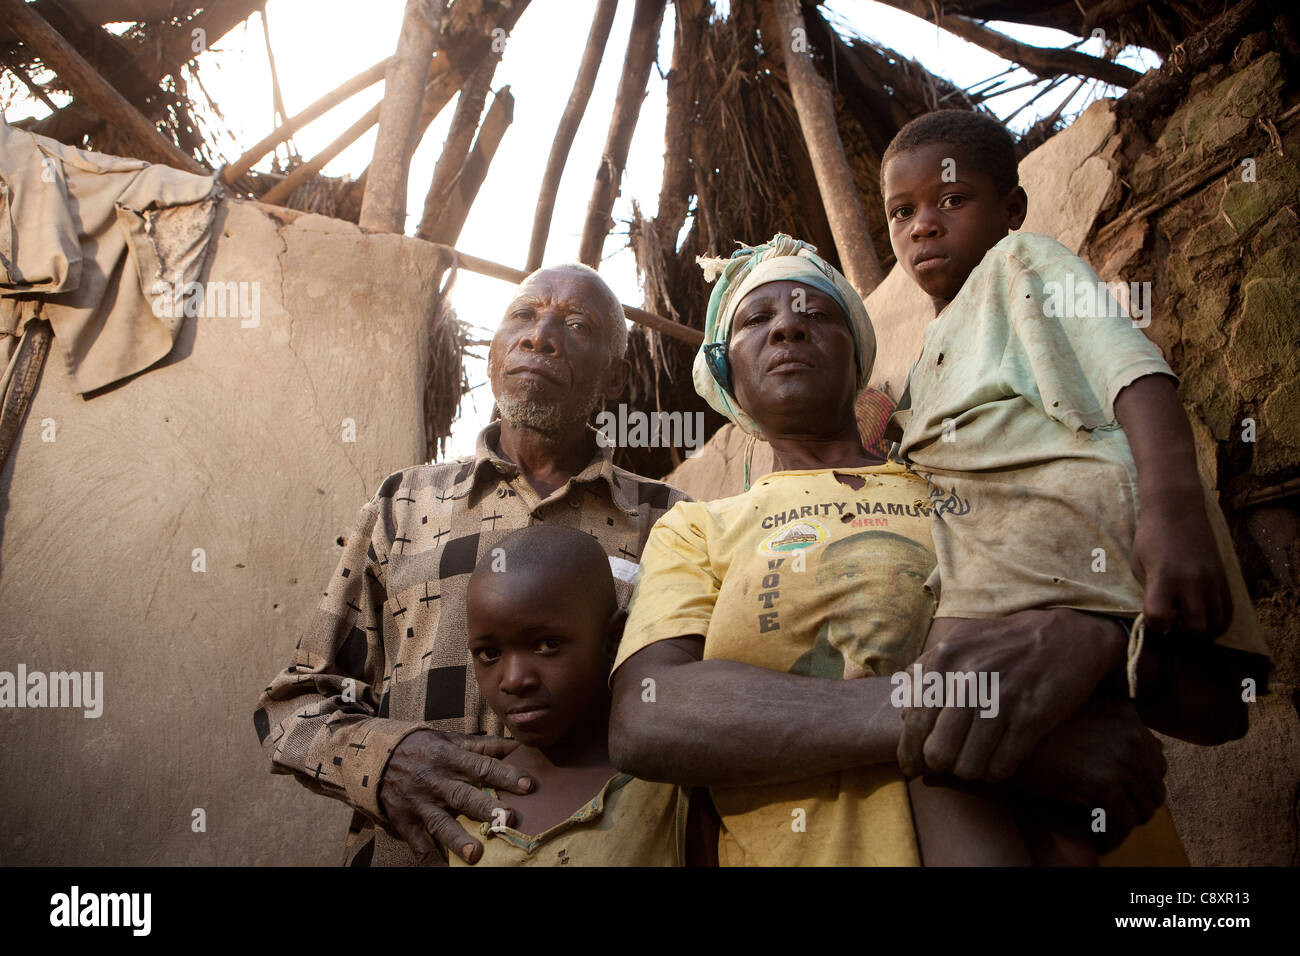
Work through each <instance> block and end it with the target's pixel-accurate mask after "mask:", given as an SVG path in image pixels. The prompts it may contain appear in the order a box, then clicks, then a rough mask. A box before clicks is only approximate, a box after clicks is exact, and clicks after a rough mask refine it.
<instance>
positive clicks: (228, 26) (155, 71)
mask: <svg viewBox="0 0 1300 956" xmlns="http://www.w3.org/2000/svg"><path fill="white" fill-rule="evenodd" d="M263 2H265V0H210V2H207V3H204V5H203V10H202V12H200V13H197V14H195V15H194V16H193V17H191V18H190V19H188V20H186V21H185V22H184V23H183V24H181V25H179V26H176V27H174V28H172V29H170V30H168V31H166V32H165V33H162V34H161V35H160V36H159V37H158V38H157V39H156V41H155V42H151V43H149V44H148V45H147V48H146V49H144V50H141V51H140V56H139V57H137V58H135V59H134V60H133V64H134V66H135V67H136V68H137V69H138V70H139V72H140V73H141V74H142V75H143V76H144V77H145V78H146V79H147V80H149V82H151V83H155V84H156V83H157V82H158V81H159V80H160V79H162V77H163V76H165V75H167V74H168V73H172V72H175V71H176V70H179V69H180V67H181V65H182V64H184V63H188V62H189V61H190V60H192V59H193V58H194V57H195V56H196V55H197V54H198V53H199V52H201V50H196V49H195V46H196V43H195V41H196V39H197V37H196V36H195V33H194V31H195V30H199V31H202V32H201V33H200V34H199V36H202V37H205V38H206V41H207V42H209V43H211V42H215V41H216V39H217V38H218V37H221V36H224V35H225V34H226V33H228V32H230V30H232V29H234V27H235V25H236V24H238V23H240V22H242V21H243V20H245V19H247V18H248V17H249V16H250V15H251V14H252V13H253V11H255V10H257V9H258V8H259V7H260V6H261V5H262V3H263ZM95 4H96V9H97V11H98V8H99V7H100V6H102V4H101V2H100V0H95ZM97 15H98V14H97ZM109 15H110V16H111V15H112V14H109ZM126 19H128V20H130V19H135V18H134V17H127V18H126ZM146 19H151V18H146ZM103 22H105V23H108V22H111V21H110V20H104V21H103ZM2 23H3V18H0V24H2ZM100 122H102V120H100V118H99V117H98V116H96V115H95V114H94V111H93V110H88V109H86V107H85V104H83V103H81V102H80V101H79V100H73V101H72V102H71V103H69V104H68V105H67V106H65V107H63V109H61V110H58V111H56V112H54V113H52V114H50V115H49V116H47V117H45V118H44V119H42V120H38V121H37V122H35V123H32V124H31V125H30V126H27V127H26V129H27V130H28V131H29V132H32V133H38V134H40V135H41V136H48V137H50V138H51V139H57V140H59V141H60V142H64V143H77V142H80V141H81V138H82V137H83V136H85V135H86V134H87V133H89V132H90V131H91V130H92V129H94V128H95V127H96V126H97V125H98V124H99V123H100Z"/></svg>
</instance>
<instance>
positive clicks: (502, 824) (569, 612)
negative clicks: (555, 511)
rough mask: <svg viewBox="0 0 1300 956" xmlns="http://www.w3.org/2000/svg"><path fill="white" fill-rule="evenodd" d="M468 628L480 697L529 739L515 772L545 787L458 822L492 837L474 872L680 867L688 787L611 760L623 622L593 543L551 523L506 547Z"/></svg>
mask: <svg viewBox="0 0 1300 956" xmlns="http://www.w3.org/2000/svg"><path fill="white" fill-rule="evenodd" d="M466 616H467V619H468V624H469V652H470V656H471V658H472V660H473V666H474V676H475V677H476V678H477V680H478V684H479V687H480V688H481V689H482V692H483V698H484V700H485V701H486V702H487V704H488V706H489V707H491V708H492V710H493V711H494V712H496V714H497V715H498V716H499V717H500V718H501V720H502V722H503V723H504V724H505V726H506V727H507V729H508V730H509V731H510V734H511V736H513V737H514V738H515V739H516V740H518V741H519V745H518V747H516V748H515V750H514V751H512V752H511V753H510V755H509V756H507V757H506V758H505V760H506V762H508V763H511V764H513V765H514V766H516V767H518V768H519V769H520V770H521V771H523V772H525V773H526V774H527V775H528V776H529V777H531V778H533V780H535V781H536V786H535V787H534V789H533V790H532V791H531V792H529V793H527V794H524V795H518V794H513V793H496V792H494V791H491V790H489V791H488V792H489V794H490V795H491V796H492V797H493V799H494V800H495V801H496V803H497V805H498V807H500V808H502V809H500V810H499V811H498V815H497V816H496V818H495V819H493V820H491V821H487V822H481V823H480V822H479V821H473V820H470V819H469V818H467V817H463V816H462V817H461V818H460V823H461V825H462V826H464V827H465V828H466V830H467V831H469V832H471V833H472V832H474V828H477V829H478V831H479V833H480V834H481V837H482V841H483V855H482V857H481V858H480V859H479V861H478V862H477V863H475V864H474V865H475V866H565V865H569V866H679V865H682V864H683V862H684V853H685V837H684V834H685V823H686V813H685V810H686V806H685V800H684V797H683V796H682V795H681V794H679V791H678V788H677V787H675V786H672V785H670V784H663V783H649V782H647V781H644V780H638V779H636V778H635V777H632V776H629V775H628V774H625V773H619V772H618V771H616V770H615V769H614V768H613V766H612V765H611V764H610V762H609V748H608V742H607V741H608V733H609V707H610V696H609V684H608V678H609V668H610V664H611V662H612V660H613V654H614V651H615V649H616V648H617V645H618V642H619V639H620V637H621V636H622V628H623V622H624V620H625V615H624V614H623V612H621V611H620V610H619V608H618V602H617V600H616V598H615V595H614V579H613V575H612V574H611V572H610V567H609V560H608V558H607V557H606V555H605V553H604V551H603V550H602V549H601V547H600V545H599V544H597V543H596V540H595V539H594V538H592V537H591V536H590V535H588V534H584V533H582V532H581V531H577V530H574V529H572V528H561V527H557V526H554V525H546V524H538V525H533V526H532V527H528V528H524V529H522V530H520V531H517V532H515V533H513V534H511V535H509V536H507V537H506V538H504V539H503V540H502V541H501V543H500V544H499V545H498V546H497V547H495V548H493V549H492V550H491V551H489V552H488V553H486V554H485V555H484V556H483V558H482V560H480V561H479V563H478V566H477V567H476V568H475V569H474V573H473V575H472V576H471V577H470V582H469V587H468V591H467V595H466ZM507 811H508V812H509V814H511V815H512V816H513V819H512V820H509V825H507ZM449 863H450V865H451V866H469V865H470V864H468V863H465V862H464V861H463V860H461V859H459V858H458V857H457V856H455V855H454V854H452V855H450V859H449Z"/></svg>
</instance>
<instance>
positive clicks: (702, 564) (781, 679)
mask: <svg viewBox="0 0 1300 956" xmlns="http://www.w3.org/2000/svg"><path fill="white" fill-rule="evenodd" d="M701 264H702V265H703V267H704V269H705V273H706V276H707V277H708V278H710V279H713V280H714V281H715V285H714V288H713V292H712V295H711V296H710V300H709V308H708V313H707V317H706V325H705V341H704V344H703V345H702V347H701V349H700V352H699V354H698V356H697V358H696V362H695V368H694V381H695V385H696V389H697V391H699V393H700V394H701V395H702V396H703V397H704V398H705V399H706V400H708V402H709V403H710V404H711V405H712V406H713V407H714V408H716V409H717V410H718V411H719V412H721V413H722V414H723V415H725V416H726V417H728V418H729V419H731V420H732V421H733V422H735V423H736V425H737V426H738V427H740V428H742V429H743V430H744V431H746V432H747V433H748V434H749V435H750V436H751V438H753V439H755V440H764V441H767V442H768V443H769V444H770V445H771V447H772V452H773V460H774V465H775V471H774V472H773V473H772V474H769V475H767V476H765V477H762V478H760V479H758V480H757V481H755V482H753V484H752V487H748V486H749V485H750V480H749V478H750V476H749V474H748V468H747V469H746V485H747V490H746V491H745V493H744V494H741V495H738V496H736V497H733V498H725V499H721V500H718V501H713V502H683V503H680V504H678V505H677V506H676V507H675V508H674V509H673V510H672V511H670V512H669V513H668V514H667V515H665V516H664V517H663V518H662V519H661V520H660V521H659V523H658V524H657V525H656V526H655V528H654V530H653V531H652V532H651V536H650V539H649V541H648V542H647V544H646V548H645V551H644V553H643V554H642V556H641V571H640V575H639V578H638V585H637V591H636V593H635V595H634V597H633V599H632V603H631V606H630V608H629V618H628V623H627V628H626V633H625V637H624V640H623V643H622V645H621V647H620V650H619V654H618V658H617V660H616V662H615V665H614V668H615V669H614V674H613V678H612V680H613V685H614V695H615V702H614V709H613V714H612V716H611V731H610V748H611V755H612V756H613V758H614V760H615V763H616V764H617V765H618V766H619V767H620V769H624V770H627V771H628V772H633V773H635V774H636V775H638V776H641V777H644V778H647V779H653V780H669V781H672V782H676V783H681V784H694V785H703V786H707V787H708V788H709V794H710V796H711V798H712V801H713V804H714V805H715V807H716V809H717V811H718V816H719V817H720V819H721V832H720V835H719V839H718V854H719V862H721V863H722V864H723V865H754V864H759V865H915V864H917V863H918V862H919V861H920V856H919V852H918V847H917V839H916V835H915V831H914V827H913V820H912V814H911V810H910V806H909V800H908V792H907V786H906V783H905V779H904V777H903V775H902V773H901V771H900V770H899V766H898V757H897V753H898V747H899V737H900V729H901V727H902V721H901V720H900V710H899V709H898V705H899V704H901V703H907V704H911V703H913V701H912V700H911V699H908V700H907V701H900V699H899V694H898V691H899V688H900V687H901V686H903V685H901V684H900V683H899V682H897V681H893V680H891V679H890V675H894V674H895V673H896V672H898V671H900V670H902V668H904V667H905V666H906V665H908V664H910V663H911V662H912V661H914V660H915V659H916V657H917V655H918V654H919V653H920V652H921V649H922V646H923V645H924V643H925V638H926V632H927V630H928V627H929V623H930V619H931V616H932V612H933V608H934V598H933V596H932V595H931V593H930V592H929V591H927V590H926V587H925V583H926V580H927V578H928V577H929V575H930V573H931V571H932V569H933V567H934V564H935V559H934V553H933V548H932V545H931V541H930V534H929V517H930V514H931V511H932V506H931V504H930V502H929V499H928V497H927V492H926V485H925V482H924V481H923V480H921V479H920V478H918V477H916V476H915V475H913V474H911V473H910V472H908V471H907V470H906V469H905V468H904V467H903V466H901V465H899V464H898V463H895V462H888V461H882V460H881V459H879V458H878V457H875V456H873V455H871V454H870V453H868V452H867V450H866V449H865V448H864V447H863V444H862V440H861V438H860V436H859V432H858V427H857V421H856V418H855V416H854V400H855V398H856V396H857V394H858V392H859V391H860V390H861V389H862V388H863V387H864V386H865V384H866V382H867V379H868V377H869V376H870V374H871V367H872V364H873V361H874V358H875V335H874V332H873V330H872V327H871V322H870V320H869V318H868V316H867V312H866V308H865V307H864V305H863V303H862V300H861V298H860V297H859V296H858V295H857V293H856V292H855V291H854V290H853V288H852V287H851V286H850V285H849V283H848V281H847V280H846V279H845V278H844V276H843V275H841V274H840V273H839V272H838V270H836V269H835V268H834V267H833V266H831V265H830V264H829V263H828V262H826V261H825V260H824V259H823V258H822V257H820V256H818V255H817V253H816V249H815V248H814V247H813V246H810V245H808V244H806V243H803V242H799V241H798V240H795V239H792V238H790V237H789V236H785V235H780V234H778V235H777V236H775V237H774V238H773V239H772V240H771V241H769V242H767V243H763V244H761V245H758V246H754V247H742V248H741V249H739V250H738V251H737V252H736V253H735V254H734V255H733V256H732V257H731V258H730V259H729V260H716V259H715V260H705V261H702V263H701ZM1036 613H1038V614H1041V615H1045V616H1044V617H1042V618H1038V619H1029V618H1021V619H1020V620H1019V621H1017V620H1004V621H1000V622H998V624H999V635H998V636H999V640H1000V643H999V644H998V645H997V646H998V647H1004V646H1007V647H1011V648H1014V649H1016V650H1017V651H1018V652H1020V653H1021V654H1022V657H1023V656H1025V655H1024V652H1023V647H1024V646H1032V647H1034V648H1037V645H1038V644H1041V643H1043V642H1041V641H1036V640H1035V638H1036V637H1037V636H1040V635H1041V631H1042V629H1043V628H1045V627H1056V628H1058V629H1059V626H1060V625H1061V624H1062V623H1063V621H1064V620H1065V618H1064V617H1062V615H1061V614H1060V613H1058V612H1053V611H1041V612H1036ZM1074 613H1076V612H1065V614H1067V615H1068V614H1074ZM1069 627H1070V628H1072V629H1073V630H1074V632H1075V633H1074V634H1073V635H1072V636H1074V637H1075V638H1076V639H1077V640H1076V641H1074V642H1071V643H1072V644H1074V645H1076V650H1075V651H1074V653H1075V654H1087V653H1088V651H1089V649H1090V650H1091V652H1092V657H1094V658H1098V659H1100V658H1103V657H1104V658H1105V659H1106V660H1107V662H1110V659H1111V658H1114V657H1116V656H1117V659H1118V661H1119V662H1120V663H1121V664H1122V662H1123V660H1124V650H1125V647H1126V638H1125V635H1124V633H1123V631H1122V629H1119V628H1117V627H1113V626H1108V625H1107V624H1106V623H1104V622H1101V621H1100V619H1098V618H1093V617H1091V616H1089V615H1079V620H1074V619H1071V620H1070V624H1069ZM1017 629H1019V630H1017ZM1017 634H1019V640H1017V637H1016V635H1017ZM1058 643H1059V642H1058ZM971 646H972V647H979V648H980V649H981V651H982V652H983V653H985V654H986V658H985V660H988V659H989V658H988V657H987V653H988V645H980V644H972V645H971ZM1077 648H1083V650H1078V649H1077ZM1036 653H1039V654H1040V655H1041V654H1042V653H1044V652H1041V651H1036ZM1056 653H1059V652H1056ZM1053 663H1058V661H1053ZM972 669H977V668H975V667H972ZM1030 670H1031V671H1033V679H1034V680H1036V681H1040V682H1041V683H1040V684H1039V686H1038V687H1037V688H1036V690H1038V691H1039V692H1042V691H1046V692H1048V693H1049V694H1051V693H1053V691H1054V686H1053V684H1052V681H1051V680H1046V681H1044V680H1043V674H1042V673H1039V672H1038V671H1034V670H1033V668H1032V667H1031V668H1030ZM1039 670H1041V671H1043V672H1047V673H1052V672H1053V671H1056V670H1057V668H1055V667H1054V666H1052V664H1049V663H1048V662H1046V661H1044V662H1043V666H1042V667H1041V668H1040V669H1039ZM813 678H823V679H821V680H815V679H813ZM847 678H859V679H854V680H850V679H847ZM1012 683H1013V687H1014V686H1015V681H1014V679H1013V681H1012ZM1062 683H1064V684H1069V685H1070V689H1071V693H1065V692H1061V693H1059V694H1056V695H1055V696H1057V697H1063V698H1069V699H1071V700H1074V702H1075V709H1077V707H1078V706H1079V705H1080V704H1082V702H1083V700H1084V699H1086V698H1087V696H1088V694H1089V693H1090V692H1091V689H1090V688H1089V689H1088V690H1087V691H1084V692H1083V693H1082V696H1080V694H1079V692H1078V691H1077V690H1076V689H1074V687H1073V685H1074V684H1075V683H1078V681H1072V680H1070V679H1069V677H1068V675H1067V677H1066V678H1065V679H1064V680H1063V681H1062ZM1003 684H1004V686H1003V688H1002V690H1003V694H1004V697H1005V693H1006V687H1005V684H1006V681H1005V680H1004V681H1003ZM989 706H990V707H993V706H995V705H994V703H993V702H992V701H990V702H989ZM1071 712H1072V711H1066V714H1069V713H1071ZM972 713H973V711H972ZM1017 717H1018V718H1019V719H1020V720H1023V721H1025V722H1026V723H1032V722H1033V721H1039V722H1041V721H1043V720H1046V719H1049V718H1047V717H1044V716H1043V715H1041V714H1030V713H1028V712H1021V713H1020V714H1018V715H1017ZM1060 718H1061V715H1053V716H1052V718H1051V719H1052V720H1053V722H1054V723H1060ZM1112 722H1113V723H1114V725H1115V726H1114V727H1113V728H1112V732H1113V734H1114V735H1115V737H1114V739H1119V738H1121V737H1125V735H1126V734H1127V735H1128V736H1127V737H1126V738H1125V739H1128V740H1131V743H1132V751H1131V752H1134V753H1139V754H1141V758H1142V759H1139V760H1138V763H1139V765H1140V766H1141V768H1142V771H1141V772H1142V773H1143V774H1144V775H1145V777H1144V779H1145V780H1150V779H1152V778H1154V780H1155V782H1156V785H1157V786H1158V784H1159V778H1160V775H1161V774H1162V773H1163V766H1162V765H1160V764H1159V762H1158V760H1157V759H1152V758H1150V755H1149V754H1148V753H1147V751H1146V750H1144V749H1143V747H1144V741H1143V740H1142V739H1141V736H1140V735H1141V734H1145V736H1146V737H1148V738H1149V737H1150V735H1149V734H1147V733H1146V731H1145V730H1144V729H1142V728H1141V727H1140V723H1136V720H1135V719H1134V720H1129V721H1125V720H1113V721H1112ZM976 723H983V722H982V721H976ZM1134 724H1136V727H1135V726H1134ZM946 730H947V732H949V733H951V732H952V731H951V729H946ZM994 743H996V740H995V741H994ZM1126 756H1127V754H1126ZM985 757H986V759H987V754H985ZM1090 769H1092V768H1090ZM1107 769H1108V770H1109V771H1111V772H1112V777H1113V776H1114V773H1116V772H1117V771H1116V768H1115V767H1113V766H1110V765H1107ZM1128 772H1129V773H1130V774H1132V771H1131V770H1130V771H1128ZM1138 789H1142V788H1138ZM1137 802H1140V801H1137ZM1130 809H1131V813H1132V815H1133V816H1134V817H1135V818H1144V817H1145V816H1149V815H1150V810H1151V807H1148V806H1135V807H1133V808H1130Z"/></svg>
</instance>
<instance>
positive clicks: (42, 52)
mask: <svg viewBox="0 0 1300 956" xmlns="http://www.w3.org/2000/svg"><path fill="white" fill-rule="evenodd" d="M0 13H3V14H4V15H5V18H6V19H7V20H8V21H9V26H10V29H12V30H13V31H14V33H16V34H17V35H18V36H19V38H21V39H22V41H23V44H24V45H26V46H28V47H30V48H31V49H32V51H33V52H35V53H37V54H38V55H39V56H40V58H41V59H42V60H43V61H44V62H45V64H46V65H47V66H48V67H49V68H50V69H52V70H54V72H55V73H57V74H58V75H59V79H61V80H62V81H63V82H64V83H66V84H68V86H69V87H70V88H71V89H72V91H73V92H74V93H75V94H76V95H77V97H78V98H79V99H81V100H83V101H84V102H85V104H86V105H87V106H88V107H90V108H91V109H92V110H94V111H95V112H96V113H98V114H99V116H100V117H101V118H102V119H103V120H104V121H105V122H108V123H113V124H115V125H116V126H117V127H118V128H119V129H120V131H121V132H122V133H123V134H125V136H126V138H127V141H128V142H129V143H130V144H131V146H132V148H133V149H134V151H135V153H136V155H137V156H138V157H139V158H140V159H144V160H147V161H149V162H153V163H162V164H164V165H167V166H174V167H176V168H177V169H183V170H185V171H186V172H190V173H197V174H198V175H200V176H207V175H209V173H208V170H206V169H204V168H203V167H202V166H201V165H199V163H198V162H196V161H195V160H194V159H193V158H192V157H190V156H186V155H185V154H184V153H182V152H181V151H180V149H179V148H178V147H177V146H176V144H175V143H172V142H170V141H168V140H167V139H166V138H164V137H163V135H162V134H161V133H159V132H158V130H157V128H156V127H155V126H154V125H153V124H152V123H150V122H149V121H148V120H147V119H145V118H144V116H143V115H142V114H141V113H140V111H139V110H137V109H136V108H135V107H134V106H132V105H131V104H130V103H129V102H128V101H127V99H126V97H124V96H123V95H122V94H121V93H119V92H118V91H117V90H116V89H114V88H113V87H112V86H111V85H110V84H109V83H108V81H107V80H105V79H104V78H103V77H102V76H101V75H100V74H99V71H98V70H96V69H95V68H94V67H93V66H91V65H90V64H89V63H87V62H86V60H85V58H84V57H82V55H81V54H80V53H78V52H77V51H76V50H74V49H73V48H72V45H71V44H70V43H68V41H67V40H65V39H64V38H63V36H62V34H60V33H59V32H58V31H57V30H55V29H54V28H53V27H51V26H50V25H49V24H48V23H46V22H45V19H44V18H43V17H42V16H41V15H40V14H39V13H37V12H36V11H35V10H34V9H33V8H32V7H31V6H30V5H28V4H26V3H24V2H23V0H0Z"/></svg>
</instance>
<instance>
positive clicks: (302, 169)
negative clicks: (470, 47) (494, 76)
mask: <svg viewBox="0 0 1300 956" xmlns="http://www.w3.org/2000/svg"><path fill="white" fill-rule="evenodd" d="M432 72H433V74H434V78H433V80H432V82H430V84H429V85H428V87H427V88H426V90H425V100H426V103H427V104H432V105H430V106H429V108H430V109H432V108H433V107H435V106H436V107H437V108H436V109H435V110H434V112H435V114H436V113H437V111H438V110H441V109H442V108H443V107H444V106H446V105H447V104H448V103H449V102H451V98H452V97H453V96H455V95H456V84H457V83H459V82H460V74H459V73H457V72H456V71H455V70H454V69H447V68H446V63H445V62H443V61H440V60H435V61H434V68H433V70H432ZM382 106H383V104H382V103H376V104H375V105H374V106H372V107H371V108H370V109H369V110H368V111H367V112H366V114H365V115H364V116H362V117H361V118H360V119H359V120H357V121H356V122H355V123H353V124H352V125H351V126H349V127H348V128H347V129H346V130H345V131H344V132H343V135H341V136H340V137H339V138H338V139H336V140H334V142H332V143H330V144H329V145H328V146H326V147H325V148H324V149H323V150H321V152H320V153H319V154H318V155H316V156H314V157H313V158H312V160H311V161H310V162H307V163H303V164H302V165H301V166H299V167H298V168H296V169H295V170H294V171H293V172H291V173H290V174H289V175H288V176H286V177H285V178H284V179H283V180H282V181H281V182H280V183H279V184H278V185H276V186H274V187H272V188H271V189H270V190H269V191H268V192H267V194H266V195H265V196H263V197H262V199H261V201H262V202H264V203H271V204H272V205H277V204H279V203H282V202H284V201H285V200H286V199H288V198H289V196H290V195H291V194H292V193H293V191H294V190H295V189H297V188H298V187H299V186H301V185H302V184H303V183H305V182H306V181H307V180H308V179H310V178H311V177H313V176H315V175H316V174H317V173H319V172H320V171H321V170H322V169H324V168H325V166H326V164H328V163H329V161H330V160H332V159H333V158H334V157H335V156H337V155H338V154H339V153H341V152H343V150H345V149H347V148H348V147H349V146H351V145H352V144H353V143H355V142H356V141H357V140H359V139H360V138H361V137H362V136H364V135H365V134H366V133H368V132H369V131H370V127H372V126H374V125H375V123H377V122H379V111H380V107H382ZM365 177H366V179H367V180H368V179H369V178H370V169H369V167H367V168H366V172H365ZM381 231H382V232H389V231H390V230H387V229H385V230H381Z"/></svg>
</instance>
